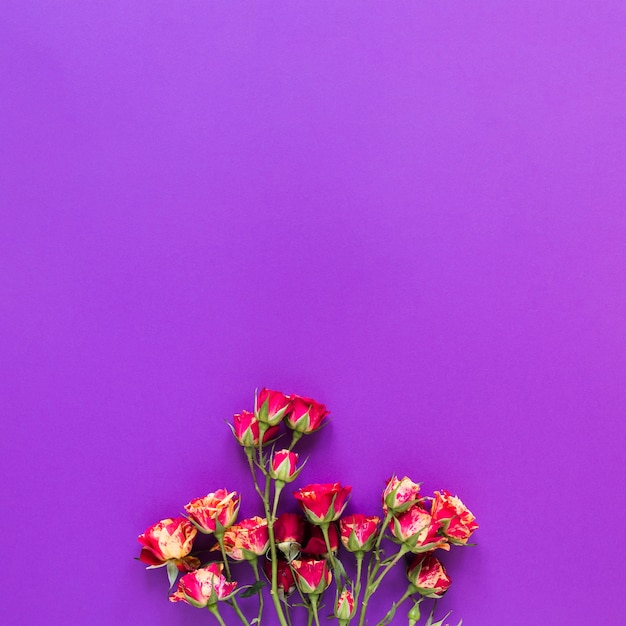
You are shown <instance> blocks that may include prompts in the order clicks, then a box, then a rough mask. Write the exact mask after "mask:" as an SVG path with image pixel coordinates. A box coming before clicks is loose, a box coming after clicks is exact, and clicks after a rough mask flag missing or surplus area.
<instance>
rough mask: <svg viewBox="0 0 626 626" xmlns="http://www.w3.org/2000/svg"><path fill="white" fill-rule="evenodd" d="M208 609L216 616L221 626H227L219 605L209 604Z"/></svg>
mask: <svg viewBox="0 0 626 626" xmlns="http://www.w3.org/2000/svg"><path fill="white" fill-rule="evenodd" d="M207 608H208V609H209V611H211V613H213V615H215V619H216V620H217V621H218V622H219V623H220V626H226V624H225V623H224V620H223V619H222V616H221V615H220V612H219V610H218V608H217V604H209V606H208V607H207Z"/></svg>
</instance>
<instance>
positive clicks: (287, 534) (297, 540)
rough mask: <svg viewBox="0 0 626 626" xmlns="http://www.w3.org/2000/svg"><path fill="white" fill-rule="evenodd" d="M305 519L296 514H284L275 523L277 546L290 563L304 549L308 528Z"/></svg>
mask: <svg viewBox="0 0 626 626" xmlns="http://www.w3.org/2000/svg"><path fill="white" fill-rule="evenodd" d="M305 525H306V522H305V521H304V518H303V517H301V516H300V515H296V514H295V513H283V514H282V515H279V516H278V518H277V519H276V521H275V522H274V538H275V540H276V546H277V547H278V549H279V550H280V551H281V552H282V553H283V554H284V555H285V558H286V559H287V560H288V561H292V560H293V559H295V558H296V557H297V556H298V554H299V552H300V548H301V547H302V542H303V541H304V533H305V528H306V526H305Z"/></svg>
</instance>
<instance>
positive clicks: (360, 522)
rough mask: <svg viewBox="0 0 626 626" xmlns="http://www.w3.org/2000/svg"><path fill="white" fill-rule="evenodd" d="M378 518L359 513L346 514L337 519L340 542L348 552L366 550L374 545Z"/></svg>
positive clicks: (378, 522)
mask: <svg viewBox="0 0 626 626" xmlns="http://www.w3.org/2000/svg"><path fill="white" fill-rule="evenodd" d="M378 524H380V518H379V517H376V516H375V515H372V516H371V517H365V515H362V514H361V513H356V514H354V515H348V516H346V517H343V518H342V519H340V520H339V528H340V530H341V543H343V545H344V547H345V548H346V550H348V551H350V552H367V551H369V550H371V549H372V548H373V547H374V543H375V541H376V531H377V529H378Z"/></svg>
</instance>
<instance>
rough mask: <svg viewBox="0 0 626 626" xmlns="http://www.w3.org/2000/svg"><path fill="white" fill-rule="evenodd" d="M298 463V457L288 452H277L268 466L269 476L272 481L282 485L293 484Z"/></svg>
mask: <svg viewBox="0 0 626 626" xmlns="http://www.w3.org/2000/svg"><path fill="white" fill-rule="evenodd" d="M297 463H298V455H297V454H296V453H295V452H290V451H289V450H279V451H278V452H274V456H273V457H272V462H271V464H270V476H271V477H272V478H273V479H274V480H279V481H281V482H283V483H290V482H293V481H294V480H295V479H296V478H297V477H298V474H299V472H298V470H297V469H296V464H297Z"/></svg>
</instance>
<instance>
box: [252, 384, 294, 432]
mask: <svg viewBox="0 0 626 626" xmlns="http://www.w3.org/2000/svg"><path fill="white" fill-rule="evenodd" d="M290 406H291V400H290V398H289V396H286V395H285V394H284V393H281V392H280V391H272V390H271V389H266V388H263V389H261V391H259V392H258V393H257V394H256V396H255V398H254V415H255V417H256V419H257V420H258V421H259V422H260V423H261V424H264V425H265V426H278V424H280V423H281V422H282V420H283V417H285V414H286V413H287V411H289V409H290Z"/></svg>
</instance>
